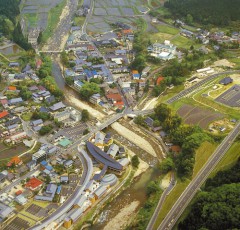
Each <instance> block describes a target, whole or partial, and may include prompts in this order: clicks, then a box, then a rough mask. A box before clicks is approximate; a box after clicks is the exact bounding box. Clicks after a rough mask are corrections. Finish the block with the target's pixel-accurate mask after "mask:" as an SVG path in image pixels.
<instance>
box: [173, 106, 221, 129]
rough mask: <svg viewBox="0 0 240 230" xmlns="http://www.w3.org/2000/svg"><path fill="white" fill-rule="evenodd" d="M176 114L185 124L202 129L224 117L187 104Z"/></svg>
mask: <svg viewBox="0 0 240 230" xmlns="http://www.w3.org/2000/svg"><path fill="white" fill-rule="evenodd" d="M177 113H178V115H179V116H180V117H182V119H183V120H184V122H185V123H186V124H191V125H199V126H200V127H201V128H203V129H206V128H208V125H209V124H210V123H211V122H213V121H215V120H219V119H221V118H223V117H224V116H223V115H222V114H221V113H217V112H214V111H212V110H209V109H205V108H201V107H197V106H192V105H188V104H185V105H183V106H182V107H181V108H180V109H178V111H177Z"/></svg>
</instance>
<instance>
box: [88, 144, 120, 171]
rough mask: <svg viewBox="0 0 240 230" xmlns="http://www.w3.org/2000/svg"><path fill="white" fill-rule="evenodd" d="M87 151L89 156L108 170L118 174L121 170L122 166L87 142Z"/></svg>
mask: <svg viewBox="0 0 240 230" xmlns="http://www.w3.org/2000/svg"><path fill="white" fill-rule="evenodd" d="M87 149H88V152H89V153H90V155H91V156H92V157H93V158H94V159H95V160H96V161H98V162H99V163H101V164H102V165H105V166H106V167H108V168H109V169H111V170H113V171H116V172H118V173H120V172H121V171H122V170H123V166H122V165H121V164H120V163H119V162H117V161H116V160H114V159H113V158H111V157H110V156H108V155H107V154H106V153H105V152H103V151H102V150H101V149H100V148H98V147H97V146H95V145H94V144H93V143H91V142H89V141H87Z"/></svg>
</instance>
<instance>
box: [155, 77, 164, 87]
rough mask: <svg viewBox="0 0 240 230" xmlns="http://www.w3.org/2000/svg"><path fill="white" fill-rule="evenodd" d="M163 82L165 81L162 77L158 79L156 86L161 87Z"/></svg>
mask: <svg viewBox="0 0 240 230" xmlns="http://www.w3.org/2000/svg"><path fill="white" fill-rule="evenodd" d="M163 80H164V77H162V76H160V77H158V78H157V81H156V85H160V84H161V82H162V81H163Z"/></svg>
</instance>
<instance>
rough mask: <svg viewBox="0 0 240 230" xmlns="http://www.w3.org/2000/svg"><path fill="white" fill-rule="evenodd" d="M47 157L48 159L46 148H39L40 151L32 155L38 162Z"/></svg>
mask: <svg viewBox="0 0 240 230" xmlns="http://www.w3.org/2000/svg"><path fill="white" fill-rule="evenodd" d="M46 159H47V153H46V151H45V150H39V151H38V152H36V153H34V154H33V155H32V160H33V161H35V162H36V164H38V163H40V162H41V161H43V160H46Z"/></svg>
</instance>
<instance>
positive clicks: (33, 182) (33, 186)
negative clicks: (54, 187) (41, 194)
mask: <svg viewBox="0 0 240 230" xmlns="http://www.w3.org/2000/svg"><path fill="white" fill-rule="evenodd" d="M42 185H43V182H42V181H40V180H39V179H37V178H35V177H32V178H31V179H30V180H29V181H28V182H27V183H26V184H25V188H28V189H30V190H32V191H35V190H38V189H40V188H41V187H42Z"/></svg>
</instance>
